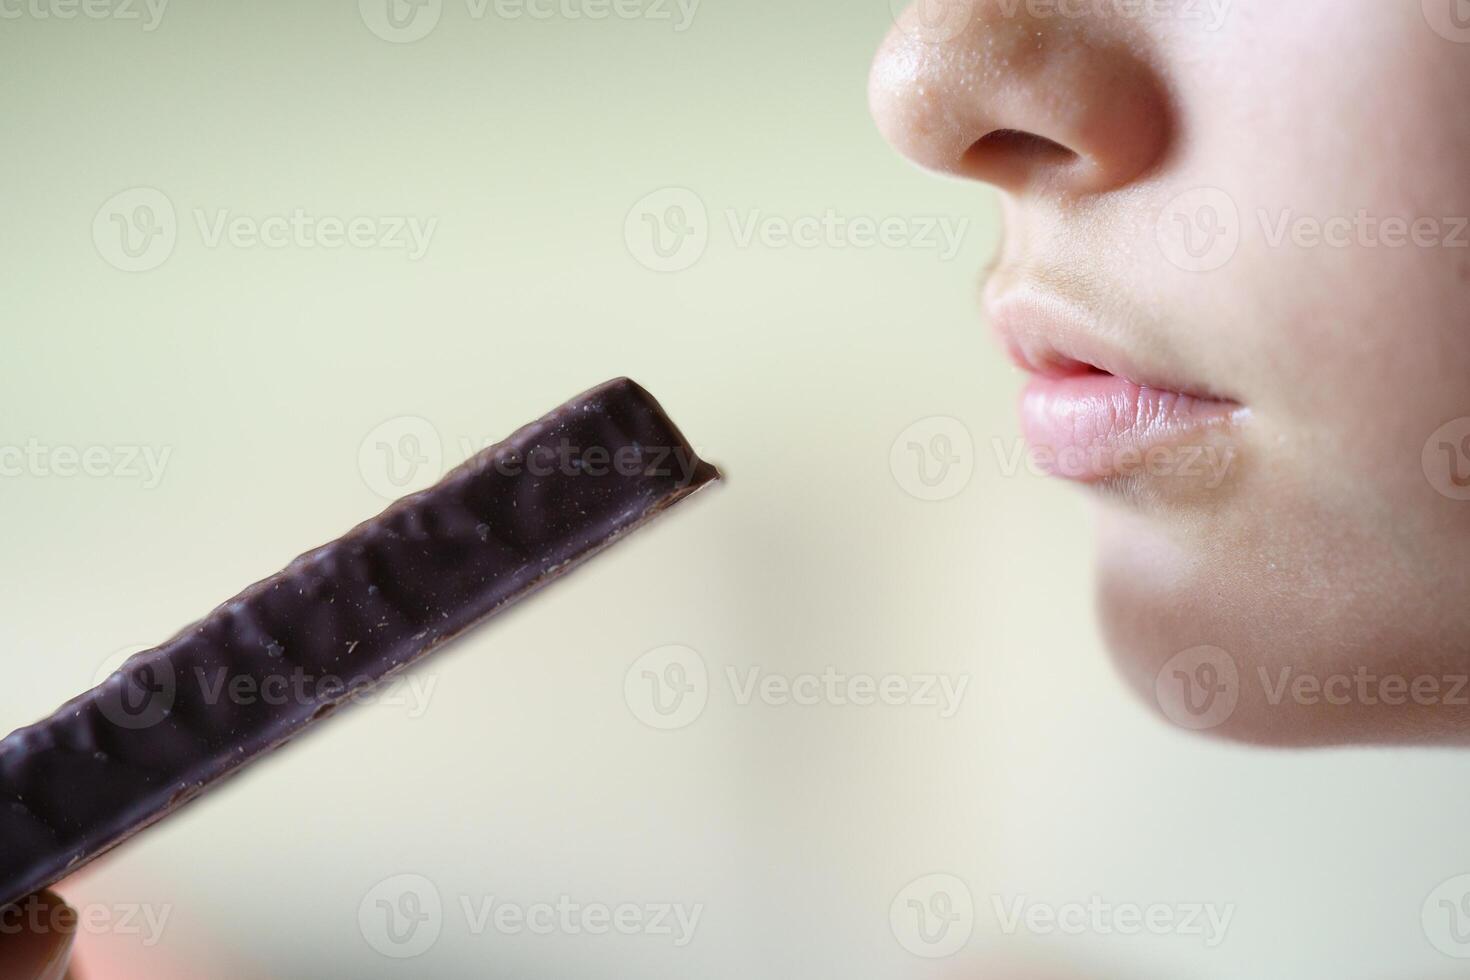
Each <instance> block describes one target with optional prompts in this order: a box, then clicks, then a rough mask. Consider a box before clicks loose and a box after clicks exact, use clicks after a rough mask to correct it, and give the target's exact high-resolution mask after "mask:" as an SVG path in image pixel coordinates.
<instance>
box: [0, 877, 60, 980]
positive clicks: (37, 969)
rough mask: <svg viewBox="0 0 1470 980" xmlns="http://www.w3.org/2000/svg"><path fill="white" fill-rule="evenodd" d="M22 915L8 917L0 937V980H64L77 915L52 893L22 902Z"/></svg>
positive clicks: (42, 894)
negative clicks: (11, 978) (7, 978)
mask: <svg viewBox="0 0 1470 980" xmlns="http://www.w3.org/2000/svg"><path fill="white" fill-rule="evenodd" d="M18 907H19V908H20V909H21V910H22V911H23V914H20V915H10V916H7V918H6V920H5V923H4V929H3V933H0V977H14V978H15V980H64V978H68V977H72V976H73V974H70V973H68V972H67V965H68V962H69V961H70V959H71V949H72V944H73V942H74V941H75V939H76V927H77V915H76V912H75V911H74V910H73V909H72V908H71V907H70V906H69V905H67V904H66V903H65V902H63V901H62V900H61V899H60V898H58V897H57V896H56V895H54V894H52V893H51V892H38V893H37V894H35V895H33V896H31V897H30V898H28V899H25V900H24V901H22V902H20V903H19V905H18Z"/></svg>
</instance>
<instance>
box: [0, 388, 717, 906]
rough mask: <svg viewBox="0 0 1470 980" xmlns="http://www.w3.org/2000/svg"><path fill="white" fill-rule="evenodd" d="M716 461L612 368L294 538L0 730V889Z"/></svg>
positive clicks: (66, 856)
mask: <svg viewBox="0 0 1470 980" xmlns="http://www.w3.org/2000/svg"><path fill="white" fill-rule="evenodd" d="M718 477H719V474H718V473H717V472H716V470H715V469H714V467H712V466H710V465H709V464H708V463H705V462H702V461H701V460H699V458H698V457H697V456H696V455H695V453H694V450H693V448H692V447H691V446H690V445H689V444H688V443H687V442H686V441H685V440H684V438H683V436H682V435H681V434H680V433H679V430H678V429H677V428H676V427H675V426H674V424H673V422H671V421H670V420H669V418H668V417H667V416H666V415H665V414H664V413H663V411H662V409H660V407H659V405H658V403H657V402H656V401H654V399H653V397H652V396H651V395H649V394H648V392H646V391H644V390H643V389H642V388H641V387H639V386H638V385H637V384H635V383H633V382H632V381H629V380H627V379H619V380H616V381H611V382H608V383H607V384H604V385H602V386H600V387H598V388H594V389H593V390H591V391H589V392H586V393H585V394H583V395H581V396H579V397H578V398H576V399H574V400H573V401H571V402H569V403H567V404H566V405H564V406H562V407H561V408H559V409H557V410H556V411H554V412H552V413H551V414H550V415H548V416H546V417H545V418H543V419H541V420H539V421H537V422H533V423H532V424H530V425H528V426H526V427H524V428H522V429H521V430H519V431H518V432H516V433H515V434H514V435H512V436H511V437H510V438H509V439H507V440H505V441H504V442H502V443H500V444H498V445H496V446H492V447H490V448H488V449H486V450H484V451H483V452H481V453H479V454H478V455H477V456H475V457H474V458H473V459H471V460H470V461H469V462H467V463H465V464H464V465H463V466H460V467H459V468H457V469H455V470H454V471H452V472H451V473H449V474H448V475H447V476H445V478H444V479H443V480H441V481H440V482H439V483H438V484H436V485H435V486H434V487H432V488H430V489H428V490H426V491H424V492H422V493H419V494H415V495H413V496H409V497H405V498H404V499H402V500H399V501H398V502H396V503H394V504H393V505H392V506H390V507H389V508H388V509H387V510H385V511H383V513H381V514H379V515H378V516H377V517H375V518H373V519H372V520H369V521H367V522H365V523H363V524H361V525H359V526H358V527H357V528H355V529H353V530H352V531H351V532H349V533H348V534H346V535H344V536H343V537H341V538H339V539H337V540H336V541H333V542H332V543H331V544H328V545H325V546H324V547H321V548H318V549H316V550H315V551H311V552H308V553H307V554H304V555H302V556H301V557H299V558H297V559H296V560H295V561H293V562H292V563H291V564H290V565H289V566H287V567H286V569H285V570H284V571H282V572H280V573H278V574H276V575H274V576H272V577H271V578H268V579H266V580H265V581H263V582H259V583H257V584H256V585H254V586H251V587H250V588H249V589H247V590H245V591H244V592H242V593H241V594H240V595H238V596H236V597H235V598H234V599H231V600H230V601H229V602H226V603H225V604H224V605H222V606H220V607H219V608H217V609H215V610H214V611H213V612H212V613H210V614H209V615H208V616H206V617H205V618H204V619H202V620H200V621H199V622H197V623H195V624H194V625H192V626H190V627H187V628H186V629H185V630H184V631H183V632H181V633H180V634H179V635H178V636H176V637H174V638H173V639H172V640H170V641H168V642H167V643H165V644H163V645H162V646H159V647H155V648H153V649H151V650H148V651H145V652H143V653H140V654H138V655H137V656H135V657H133V658H131V659H130V660H129V661H128V662H127V663H126V664H125V665H124V666H123V668H122V669H121V670H119V671H118V672H117V673H116V674H113V675H112V676H111V677H109V678H108V679H107V680H106V681H104V682H103V683H102V684H101V685H99V686H98V687H96V688H94V689H93V690H91V691H88V692H87V693H86V694H83V695H82V696H80V697H78V698H76V699H75V700H73V701H71V702H69V703H68V704H66V705H64V706H63V707H62V708H61V709H60V710H58V711H57V712H56V713H55V714H53V715H52V716H51V717H49V718H47V719H45V720H44V721H41V722H39V723H37V724H35V725H32V726H30V727H28V728H22V729H20V730H19V731H16V732H14V733H12V734H11V735H9V736H8V737H6V738H5V739H4V740H3V741H0V906H3V905H5V904H7V903H9V902H13V901H16V900H18V899H20V898H23V897H25V896H26V895H28V894H29V893H30V892H32V891H34V890H36V889H38V888H42V887H45V886H47V885H50V884H52V883H54V882H55V881H56V880H58V879H59V878H61V877H62V876H64V875H65V874H68V873H70V872H71V871H73V870H75V869H76V868H78V867H80V866H81V865H82V864H84V863H86V862H87V861H89V860H91V859H92V858H94V857H96V856H97V855H99V854H101V853H102V852H104V851H106V850H107V849H109V848H111V847H112V846H114V845H116V844H117V843H119V842H120V841H122V840H124V839H125V838H127V837H128V836H131V835H132V834H133V833H135V832H137V831H138V830H140V829H141V828H143V827H145V826H147V825H148V824H150V823H153V822H154V821H156V820H158V819H159V818H161V817H162V816H164V815H166V814H167V813H168V812H169V811H170V810H172V809H173V808H174V807H176V806H178V805H179V804H180V803H182V802H183V801H184V800H187V799H191V798H193V797H194V796H195V795H197V794H198V793H199V792H200V791H201V790H203V789H205V788H206V787H208V786H209V784H211V783H212V782H214V781H215V780H218V779H220V778H221V777H223V776H226V775H228V774H230V773H232V772H233V771H235V770H237V769H238V768H240V767H241V766H242V765H244V764H245V763H247V762H249V761H250V760H251V759H254V758H257V757H258V756H260V755H261V754H262V753H264V752H266V751H268V750H270V749H272V748H274V747H276V746H277V745H279V744H281V743H282V742H284V741H285V740H287V739H289V738H291V737H292V736H293V735H296V734H298V733H299V732H301V731H302V729H304V728H305V727H306V726H308V725H310V724H312V723H313V721H316V720H318V719H320V718H321V717H323V716H324V715H326V714H328V713H330V711H331V710H332V708H333V707H335V706H336V705H337V704H339V703H341V702H342V701H344V700H346V699H347V698H349V697H350V696H351V691H355V690H360V689H361V687H362V686H363V685H364V684H366V683H367V682H371V681H377V680H380V679H382V678H383V677H385V676H387V675H389V674H391V673H393V672H394V671H395V670H397V669H399V668H401V667H403V666H404V665H406V664H408V663H410V662H411V661H413V660H416V659H417V658H419V657H421V656H423V655H424V654H425V653H426V652H428V651H429V650H430V649H432V648H433V647H434V646H436V645H437V644H439V643H440V642H442V641H444V640H445V639H448V638H450V637H452V636H454V635H455V634H457V633H459V632H461V631H463V630H465V629H466V628H468V627H470V626H472V625H473V624H474V623H476V622H477V621H479V620H481V619H483V618H484V617H486V616H488V615H490V614H491V613H494V612H496V611H498V610H500V609H502V608H504V607H505V606H506V605H508V604H509V603H511V602H514V601H515V600H516V599H518V598H520V597H521V596H523V595H525V594H527V593H528V592H530V591H532V590H534V589H535V588H537V587H538V586H541V585H543V584H545V583H546V582H547V581H549V580H550V579H552V578H554V577H556V576H558V575H560V574H561V573H563V572H564V571H566V570H567V569H568V568H570V567H572V566H573V565H575V564H577V563H578V562H580V561H582V560H583V559H585V558H587V557H589V556H590V555H592V554H594V553H595V552H597V551H598V550H600V549H601V548H603V547H605V546H606V545H608V544H610V543H611V542H612V541H613V540H615V539H616V538H617V537H618V536H620V535H621V534H623V533H624V532H626V531H629V530H631V529H632V528H634V527H637V526H638V525H639V524H641V523H643V522H644V521H646V520H648V519H649V518H650V517H652V516H654V515H655V514H656V513H658V512H659V511H660V510H662V509H663V508H665V507H667V506H669V505H670V504H672V503H674V502H676V501H678V500H679V499H681V498H683V497H685V496H687V495H688V494H690V493H692V492H694V491H695V490H697V489H699V488H700V487H701V486H704V485H705V484H707V483H709V482H710V481H712V480H715V479H718ZM268 691H277V692H284V694H281V693H277V694H275V695H273V696H261V695H263V694H266V692H268ZM241 692H244V693H243V694H242V693H241ZM250 692H253V693H250ZM302 692H304V693H302Z"/></svg>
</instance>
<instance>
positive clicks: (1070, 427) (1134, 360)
mask: <svg viewBox="0 0 1470 980" xmlns="http://www.w3.org/2000/svg"><path fill="white" fill-rule="evenodd" d="M991 312H992V323H993V325H994V326H995V328H996V329H997V331H998V332H999V333H1000V335H1001V338H1002V340H1003V342H1004V343H1005V346H1006V348H1007V350H1008V351H1009V352H1010V354H1011V357H1012V359H1013V360H1014V361H1015V362H1016V363H1017V365H1019V366H1020V367H1021V368H1022V369H1023V370H1025V371H1026V372H1027V373H1029V374H1030V375H1031V380H1030V382H1029V383H1028V384H1027V386H1026V390H1025V392H1024V394H1023V396H1022V399H1021V418H1022V427H1023V430H1024V432H1025V435H1026V439H1027V441H1028V442H1029V443H1030V445H1031V449H1032V453H1033V456H1034V457H1035V458H1036V462H1037V463H1038V464H1039V465H1040V467H1041V468H1042V469H1043V470H1045V471H1046V472H1048V473H1051V474H1052V475H1055V476H1060V477H1063V478H1066V479H1070V480H1076V481H1078V482H1082V483H1099V482H1103V481H1118V480H1124V479H1148V478H1164V477H1173V478H1176V479H1180V480H1191V479H1192V478H1196V477H1198V478H1209V477H1211V476H1213V478H1214V480H1213V485H1214V486H1218V485H1219V482H1220V481H1222V480H1223V477H1224V475H1225V473H1227V472H1228V469H1229V464H1230V463H1232V462H1233V461H1234V454H1235V449H1234V446H1233V444H1232V437H1233V435H1234V430H1236V429H1237V428H1238V426H1239V424H1240V423H1241V422H1242V421H1244V419H1245V418H1246V417H1247V415H1248V413H1247V411H1246V409H1245V408H1244V407H1243V406H1242V405H1241V404H1240V402H1238V401H1236V400H1234V399H1231V398H1228V397H1224V396H1221V395H1218V394H1215V393H1214V392H1213V390H1212V389H1211V388H1210V387H1209V386H1206V385H1204V384H1202V383H1198V382H1194V381H1193V380H1192V379H1191V381H1188V382H1186V381H1184V380H1182V379H1179V378H1177V376H1175V375H1171V374H1167V373H1165V372H1164V371H1163V370H1161V369H1159V368H1157V367H1155V366H1154V365H1152V364H1145V363H1144V361H1143V360H1142V359H1141V358H1140V357H1138V355H1137V354H1135V353H1133V352H1132V351H1130V350H1128V349H1127V348H1126V347H1125V346H1124V345H1123V344H1122V343H1120V342H1119V340H1118V339H1117V338H1116V337H1115V336H1112V335H1110V334H1109V333H1107V332H1105V331H1104V330H1102V329H1100V328H1098V327H1095V326H1094V325H1093V324H1092V323H1090V322H1089V321H1088V320H1087V318H1086V317H1085V315H1084V314H1081V313H1080V312H1078V311H1076V310H1075V309H1073V308H1071V307H1069V306H1067V305H1066V304H1064V303H1062V302H1060V301H1057V300H1052V299H1048V298H1045V297H1038V296H1037V295H1035V294H1021V293H1016V294H1012V295H1010V296H1008V297H1005V298H1002V299H1001V300H999V301H998V302H995V303H992V304H991ZM1208 482H1210V481H1208V480H1207V483H1208Z"/></svg>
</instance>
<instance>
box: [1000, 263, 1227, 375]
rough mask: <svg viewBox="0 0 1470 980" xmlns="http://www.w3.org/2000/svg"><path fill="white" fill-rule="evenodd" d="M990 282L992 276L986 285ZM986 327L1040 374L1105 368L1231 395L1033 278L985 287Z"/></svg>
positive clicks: (1015, 357)
mask: <svg viewBox="0 0 1470 980" xmlns="http://www.w3.org/2000/svg"><path fill="white" fill-rule="evenodd" d="M993 285H995V281H994V280H992V282H991V286H993ZM985 299H986V302H985V306H986V309H987V311H988V312H989V315H990V323H991V326H992V327H993V328H994V329H995V331H996V333H997V334H998V335H999V337H1000V340H1001V343H1002V344H1003V345H1004V346H1005V348H1006V351H1007V353H1009V354H1010V356H1011V359H1012V360H1013V361H1014V362H1015V363H1016V365H1017V366H1018V367H1020V368H1021V369H1022V370H1024V371H1027V372H1029V373H1031V374H1035V375H1039V376H1041V377H1045V378H1065V377H1071V376H1074V375H1082V374H1092V373H1105V374H1111V375H1115V376H1117V377H1119V378H1121V379H1123V380H1125V381H1129V382H1132V383H1133V384H1136V385H1138V386H1140V387H1144V388H1155V389H1159V390H1162V391H1172V392H1178V393H1179V394H1184V395H1191V396H1193V397H1196V398H1199V399H1203V400H1208V401H1221V402H1235V401H1236V399H1234V398H1231V397H1229V396H1228V395H1225V394H1223V393H1222V392H1220V391H1218V390H1216V389H1215V388H1214V387H1213V386H1211V385H1209V384H1207V383H1205V382H1204V381H1202V380H1200V379H1198V378H1194V377H1185V376H1183V374H1182V373H1181V372H1179V371H1178V370H1171V369H1167V368H1164V367H1162V366H1160V365H1159V364H1157V363H1154V362H1151V361H1149V360H1148V359H1146V358H1145V357H1143V356H1140V355H1139V354H1138V353H1137V352H1136V347H1137V346H1138V345H1137V344H1130V343H1128V341H1127V338H1125V337H1124V336H1123V335H1122V334H1121V332H1120V331H1119V330H1117V329H1110V328H1109V327H1108V326H1107V325H1105V324H1102V323H1100V322H1098V320H1097V319H1096V318H1094V317H1093V316H1091V315H1090V314H1089V313H1088V312H1087V311H1086V310H1084V309H1081V308H1079V307H1078V306H1077V305H1075V304H1074V303H1072V302H1071V301H1070V300H1067V299H1064V298H1062V297H1060V296H1058V295H1056V294H1054V293H1051V292H1048V291H1046V290H1045V289H1043V288H1041V287H1039V286H1037V285H1036V284H1033V283H1021V284H1012V285H1009V286H1008V287H1007V288H1005V289H1004V291H999V292H995V291H993V290H992V289H991V288H990V287H989V286H988V287H987V289H986V297H985Z"/></svg>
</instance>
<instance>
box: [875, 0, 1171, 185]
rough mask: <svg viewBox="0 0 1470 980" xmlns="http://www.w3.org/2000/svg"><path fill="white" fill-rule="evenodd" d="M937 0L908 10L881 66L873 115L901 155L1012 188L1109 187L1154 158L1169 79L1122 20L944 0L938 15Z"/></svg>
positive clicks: (996, 2)
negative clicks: (1123, 32)
mask: <svg viewBox="0 0 1470 980" xmlns="http://www.w3.org/2000/svg"><path fill="white" fill-rule="evenodd" d="M937 2H939V0H920V2H918V3H915V4H913V5H911V6H910V7H908V8H907V9H905V10H904V11H903V12H902V13H901V14H900V15H899V16H898V17H897V18H896V21H895V25H894V27H893V29H892V31H890V33H889V35H888V38H887V39H886V40H885V41H884V43H883V46H882V48H881V49H880V50H879V53H878V57H877V59H876V60H875V62H874V64H873V71H872V75H871V77H870V83H869V99H870V102H871V105H872V111H873V117H874V119H875V120H876V121H877V123H878V126H879V128H880V130H881V131H882V132H883V134H884V136H885V137H886V138H887V139H888V140H889V142H890V143H892V144H893V146H894V147H895V148H896V149H898V150H899V152H901V153H903V154H904V155H905V156H907V157H909V158H910V159H912V160H913V161H914V162H916V163H918V164H919V165H921V166H924V167H927V168H930V169H934V170H939V171H942V172H946V173H950V174H954V175H957V176H962V177H970V178H973V179H977V180H982V181H987V182H990V183H993V184H996V185H998V186H1000V187H1001V188H1003V189H1005V190H1008V191H1013V192H1021V191H1024V190H1027V189H1031V188H1035V187H1037V186H1039V185H1040V184H1042V183H1044V184H1045V185H1046V186H1048V187H1050V188H1052V189H1055V190H1061V191H1067V192H1072V193H1082V192H1098V191H1103V190H1108V189H1112V188H1116V187H1119V186H1121V185H1123V184H1125V183H1127V182H1129V181H1130V180H1132V179H1134V178H1135V177H1137V176H1138V175H1139V174H1141V173H1142V172H1143V171H1145V170H1146V169H1147V168H1148V165H1149V164H1150V163H1151V162H1152V161H1154V160H1156V159H1157V158H1158V156H1159V155H1160V153H1161V151H1162V149H1163V145H1164V143H1165V142H1166V140H1167V134H1168V125H1167V123H1168V111H1167V106H1168V102H1167V98H1166V95H1165V93H1164V90H1163V85H1162V81H1161V80H1160V79H1159V77H1158V76H1157V74H1156V73H1155V72H1154V71H1153V69H1152V68H1151V67H1150V66H1149V65H1148V64H1147V63H1146V62H1145V61H1143V60H1142V59H1141V58H1140V57H1139V56H1138V54H1136V53H1135V52H1136V47H1137V40H1136V39H1135V38H1131V37H1121V36H1118V35H1117V34H1115V30H1116V28H1117V25H1115V24H1113V23H1111V22H1108V21H1106V20H1105V19H1102V18H1097V17H1085V16H1068V17H1062V16H1049V17H1042V16H1038V15H1037V14H1036V13H1035V12H1034V11H1033V10H1032V9H1031V8H1032V6H1033V5H1031V4H1026V3H1020V2H1009V0H943V4H942V6H943V9H944V10H946V11H948V12H949V13H948V17H947V19H941V18H938V16H937V15H936V13H935V10H936V8H935V4H936V3H937ZM956 10H962V11H963V12H964V16H963V17H962V18H960V17H958V16H957V15H956V14H955V11H956ZM1043 178H1045V179H1044V180H1043Z"/></svg>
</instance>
